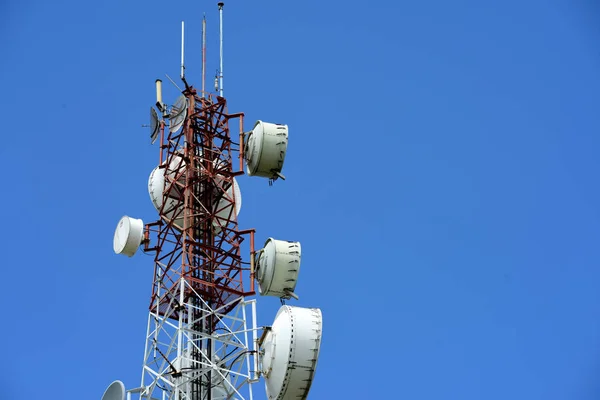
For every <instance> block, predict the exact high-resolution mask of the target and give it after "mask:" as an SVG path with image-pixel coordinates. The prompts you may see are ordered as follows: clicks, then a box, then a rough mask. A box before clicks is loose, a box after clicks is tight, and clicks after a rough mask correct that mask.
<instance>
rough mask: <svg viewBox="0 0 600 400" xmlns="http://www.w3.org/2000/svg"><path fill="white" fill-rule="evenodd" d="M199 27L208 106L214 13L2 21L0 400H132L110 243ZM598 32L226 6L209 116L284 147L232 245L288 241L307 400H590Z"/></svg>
mask: <svg viewBox="0 0 600 400" xmlns="http://www.w3.org/2000/svg"><path fill="white" fill-rule="evenodd" d="M166 4H168V7H167V8H166V9H165V8H164V7H163V6H164V5H166ZM161 7H163V8H161ZM203 11H206V12H207V14H208V15H207V17H208V19H209V21H208V23H209V29H211V30H210V33H209V48H208V53H209V57H211V59H210V62H209V68H208V75H209V77H211V80H210V81H209V84H211V81H212V76H213V74H214V71H215V70H216V68H217V58H216V55H217V52H218V47H217V11H216V5H215V4H214V3H213V2H206V1H195V2H192V1H178V2H172V3H167V2H159V1H154V0H152V1H145V2H141V1H137V2H134V1H122V2H121V1H115V0H106V1H103V2H81V1H73V0H64V1H61V0H57V1H52V2H46V1H40V0H23V1H13V0H4V1H2V2H1V3H0V50H1V62H0V72H1V73H0V88H1V93H2V96H0V109H1V110H3V121H2V130H3V132H4V133H3V136H2V137H3V141H2V144H1V145H0V158H1V159H2V160H3V171H4V172H3V181H4V182H5V183H4V187H5V189H4V190H3V191H2V192H3V193H4V195H3V196H1V200H0V204H1V205H2V207H3V209H4V210H5V212H4V230H3V233H2V234H1V235H2V242H1V245H0V246H1V247H0V248H1V249H2V252H3V260H4V261H3V263H2V265H3V268H2V269H3V275H2V286H3V290H2V291H0V302H1V304H3V306H4V318H3V322H2V324H1V325H0V326H1V329H0V342H1V343H2V344H3V346H4V349H3V351H2V362H1V363H0V398H1V399H32V398H49V399H99V398H100V396H101V394H102V392H103V390H104V388H105V387H106V385H108V383H110V382H111V381H112V380H114V379H121V380H123V381H124V382H125V384H126V385H127V386H128V387H134V386H136V385H137V384H138V382H139V378H140V374H141V362H142V356H143V346H144V334H145V329H146V312H147V304H148V300H149V295H150V288H151V278H152V259H151V257H149V256H145V255H144V254H141V253H139V254H137V255H136V256H135V257H134V258H132V259H127V258H125V257H117V256H116V255H114V254H113V252H112V236H113V231H114V228H115V225H116V223H117V222H118V220H119V218H120V217H121V216H122V215H124V214H128V215H132V216H135V217H141V218H143V219H144V220H145V221H151V220H153V219H154V218H155V211H154V209H153V207H152V204H151V202H150V199H149V197H148V194H147V189H146V184H147V178H148V175H149V173H150V171H151V170H152V169H153V168H154V166H155V164H156V162H157V159H158V150H157V148H156V147H154V146H151V145H150V144H149V141H148V133H147V130H146V129H142V128H141V127H140V125H141V124H144V123H147V118H148V108H149V106H150V105H151V104H152V103H153V102H154V100H155V99H154V80H155V79H156V78H163V79H164V74H165V73H168V74H169V75H171V76H172V77H176V76H177V74H178V64H179V33H180V32H179V29H180V27H179V23H180V20H181V19H185V20H186V22H187V33H188V36H187V39H186V42H187V46H186V51H187V67H188V70H187V71H188V75H187V76H188V79H189V80H190V81H191V82H193V83H195V84H196V85H199V84H200V29H201V16H202V12H203ZM599 26H600V6H598V5H596V4H594V2H593V1H591V0H587V1H586V0H581V1H567V0H556V1H541V0H537V1H534V0H527V1H514V0H508V1H503V2H499V1H494V2H492V1H490V2H483V1H475V0H462V1H454V2H447V1H440V0H437V1H436V0H429V1H386V0H382V1H378V2H376V3H375V2H366V1H363V2H361V1H346V2H320V1H314V0H307V1H302V2H281V1H280V2H278V1H258V2H250V1H246V2H243V1H228V2H226V5H225V34H226V37H225V40H226V42H225V95H226V97H227V98H228V102H229V110H230V111H232V112H237V111H243V112H245V113H246V116H247V120H248V124H250V123H251V122H252V121H254V120H256V119H263V120H266V121H274V122H282V123H287V124H288V125H289V127H290V144H289V150H288V156H287V159H286V164H285V167H284V171H283V172H284V174H285V175H286V177H287V178H288V179H287V180H286V181H285V182H277V183H276V184H275V185H274V186H273V187H268V185H267V182H266V181H264V180H261V179H258V178H249V177H242V178H240V180H239V182H240V186H241V189H242V192H243V196H244V206H243V208H242V210H241V214H240V226H241V227H243V228H250V227H254V228H256V229H257V232H258V236H257V239H258V241H259V242H262V241H264V240H265V239H266V238H267V237H270V236H272V237H276V238H281V239H286V240H299V241H301V243H302V248H303V260H302V271H301V277H300V282H299V284H298V288H297V292H298V294H299V295H300V301H299V302H298V303H297V304H298V305H302V306H307V307H309V306H313V307H320V308H321V309H322V311H323V316H324V336H323V343H322V347H321V357H320V360H319V365H318V369H317V374H316V377H315V381H314V384H313V388H312V391H311V394H310V399H376V398H391V399H411V400H446V399H448V400H453V399H457V400H482V399H485V400H506V399H523V400H533V399H543V400H559V399H564V400H587V399H589V400H591V399H597V398H598V396H600V384H599V383H598V382H599V380H598V375H599V374H600V291H599V290H598V284H599V283H600V269H599V268H600V256H599V254H598V248H599V246H598V241H599V238H600V223H599V222H600V206H599V204H600V191H599V189H598V184H597V182H598V173H599V172H600V160H599V158H598V156H597V154H598V149H599V146H600V134H599V132H600V112H598V104H599V102H600V75H599V73H598V71H599V70H600V53H599V50H598V49H599V44H600V28H599ZM164 86H165V99H166V100H170V101H173V100H174V99H175V97H176V95H177V92H176V90H174V89H173V88H172V86H171V85H170V84H169V83H168V82H167V80H166V79H165V83H164ZM278 307H279V303H278V301H277V299H270V298H265V299H259V315H260V318H259V323H261V324H269V323H270V322H271V321H272V318H273V316H274V315H275V313H276V311H277V309H278ZM258 386H262V384H259V385H258ZM259 390H262V389H259Z"/></svg>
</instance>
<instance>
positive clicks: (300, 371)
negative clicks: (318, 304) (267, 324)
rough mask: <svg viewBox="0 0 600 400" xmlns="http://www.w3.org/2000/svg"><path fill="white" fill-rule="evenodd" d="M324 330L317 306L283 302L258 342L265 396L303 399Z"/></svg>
mask: <svg viewBox="0 0 600 400" xmlns="http://www.w3.org/2000/svg"><path fill="white" fill-rule="evenodd" d="M322 332H323V318H322V315H321V310H319V309H318V308H301V307H291V306H287V305H285V306H282V307H281V308H280V309H279V312H278V313H277V315H276V316H275V321H274V322H273V326H272V327H271V329H270V330H269V331H268V332H267V334H266V336H265V339H264V341H263V342H262V344H261V348H260V350H261V354H262V360H261V361H262V366H261V368H262V374H263V375H264V377H265V386H266V389H267V398H268V399H278V400H298V399H306V397H307V396H308V392H309V390H310V386H311V384H312V380H313V377H314V375H315V370H316V367H317V360H318V358H319V349H320V347H321V335H322Z"/></svg>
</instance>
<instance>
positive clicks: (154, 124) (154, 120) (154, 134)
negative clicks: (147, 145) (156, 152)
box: [150, 107, 160, 144]
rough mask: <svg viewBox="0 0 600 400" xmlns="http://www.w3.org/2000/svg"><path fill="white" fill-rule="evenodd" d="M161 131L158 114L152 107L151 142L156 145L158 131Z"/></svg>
mask: <svg viewBox="0 0 600 400" xmlns="http://www.w3.org/2000/svg"><path fill="white" fill-rule="evenodd" d="M159 130H160V123H159V122H158V114H156V110H155V109H154V107H150V142H151V143H152V144H154V142H155V141H156V138H157V137H158V131H159Z"/></svg>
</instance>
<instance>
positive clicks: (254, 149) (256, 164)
mask: <svg viewBox="0 0 600 400" xmlns="http://www.w3.org/2000/svg"><path fill="white" fill-rule="evenodd" d="M288 135H289V132H288V126H287V125H282V124H273V123H270V122H263V121H257V122H256V124H255V125H254V128H253V129H252V131H251V132H250V133H249V134H248V139H247V141H246V151H245V153H244V158H245V159H246V170H247V172H248V175H250V176H262V177H264V178H269V179H277V178H282V179H285V177H284V176H283V175H282V174H281V170H282V169H283V162H284V161H285V154H286V152H287V145H288Z"/></svg>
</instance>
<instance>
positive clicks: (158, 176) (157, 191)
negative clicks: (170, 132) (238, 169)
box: [148, 155, 242, 233]
mask: <svg viewBox="0 0 600 400" xmlns="http://www.w3.org/2000/svg"><path fill="white" fill-rule="evenodd" d="M170 165H171V167H170V168H169V174H170V176H172V177H176V176H178V175H179V172H178V171H180V170H181V169H182V168H185V165H184V164H183V163H182V162H181V157H179V156H178V155H174V156H173V157H172V160H171V162H170ZM165 170H166V168H160V167H156V168H154V169H153V170H152V172H151V173H150V177H149V178H148V193H149V194H150V200H151V201H152V204H153V205H154V208H156V210H157V211H159V212H160V209H161V207H163V199H164V197H163V194H164V192H165V191H166V190H167V187H166V184H167V182H166V180H165ZM181 177H182V178H181V179H180V181H181V183H185V175H183V174H182V175H181ZM215 180H216V183H217V185H220V183H221V182H222V181H223V178H222V177H220V176H217V177H216V178H215ZM231 186H233V188H232V187H231ZM179 190H180V187H177V186H176V185H172V187H171V191H170V193H169V195H168V196H167V200H166V203H165V206H164V208H163V214H164V216H165V217H167V218H169V219H172V218H175V221H174V225H175V227H176V228H177V229H179V230H182V229H183V223H184V217H183V209H182V207H183V204H182V202H181V201H180V200H179V198H180V195H179ZM226 193H227V196H225V195H224V194H223V192H222V191H220V189H215V193H214V194H213V196H214V197H213V198H214V199H215V200H217V201H216V204H215V205H214V210H215V211H217V212H216V216H217V219H216V220H215V221H213V228H214V229H215V230H216V231H217V233H218V232H220V231H221V227H220V225H221V224H220V222H219V220H223V221H227V220H229V218H230V214H231V211H232V210H231V208H232V206H231V202H230V200H229V199H232V198H233V199H235V215H236V216H237V215H239V213H240V210H241V208H242V192H241V190H240V187H239V185H238V183H237V180H236V179H235V178H233V185H229V187H227V189H226Z"/></svg>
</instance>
